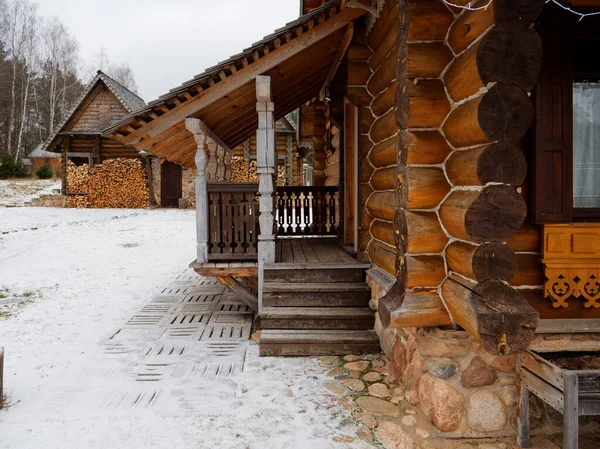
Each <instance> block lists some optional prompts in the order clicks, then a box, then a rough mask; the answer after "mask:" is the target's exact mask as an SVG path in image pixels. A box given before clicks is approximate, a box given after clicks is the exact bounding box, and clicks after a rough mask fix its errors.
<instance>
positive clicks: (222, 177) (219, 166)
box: [217, 146, 225, 182]
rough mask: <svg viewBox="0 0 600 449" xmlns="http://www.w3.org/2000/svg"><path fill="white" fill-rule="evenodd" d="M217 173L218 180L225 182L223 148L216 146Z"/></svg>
mask: <svg viewBox="0 0 600 449" xmlns="http://www.w3.org/2000/svg"><path fill="white" fill-rule="evenodd" d="M217 173H218V175H219V182H225V149H224V148H223V147H220V146H219V147H217Z"/></svg>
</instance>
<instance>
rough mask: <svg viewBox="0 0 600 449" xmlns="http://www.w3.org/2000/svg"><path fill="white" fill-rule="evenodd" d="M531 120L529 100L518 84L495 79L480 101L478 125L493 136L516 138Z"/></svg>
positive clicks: (496, 137)
mask: <svg viewBox="0 0 600 449" xmlns="http://www.w3.org/2000/svg"><path fill="white" fill-rule="evenodd" d="M532 120H533V105H532V104H531V100H530V98H529V96H528V95H527V93H526V92H525V91H524V90H523V89H521V88H520V87H518V86H513V85H508V84H504V83H498V84H496V85H495V86H494V87H492V88H491V89H490V90H489V91H488V92H487V93H486V94H485V95H484V96H483V98H482V99H481V102H480V103H479V110H478V121H479V126H480V127H481V130H482V131H483V132H484V134H485V135H486V136H487V137H489V138H490V139H492V140H513V141H514V140H518V139H520V138H521V137H523V136H524V135H525V133H526V132H527V130H528V129H529V127H530V126H531V122H532Z"/></svg>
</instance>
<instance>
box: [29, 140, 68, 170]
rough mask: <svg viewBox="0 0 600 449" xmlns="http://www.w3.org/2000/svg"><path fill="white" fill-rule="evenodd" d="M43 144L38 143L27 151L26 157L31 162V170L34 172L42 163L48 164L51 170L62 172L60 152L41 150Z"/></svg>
mask: <svg viewBox="0 0 600 449" xmlns="http://www.w3.org/2000/svg"><path fill="white" fill-rule="evenodd" d="M42 146H43V144H42V143H41V144H39V145H38V146H37V147H35V149H34V150H33V151H32V152H31V153H29V155H28V156H27V159H28V160H29V161H30V163H31V172H32V174H35V172H36V171H37V170H38V169H39V168H41V167H43V166H44V165H47V166H49V167H50V168H51V169H52V172H53V173H55V174H57V175H60V174H61V173H62V166H61V163H60V161H61V159H60V154H58V153H53V152H52V151H45V150H42Z"/></svg>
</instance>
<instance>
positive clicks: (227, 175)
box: [224, 151, 233, 182]
mask: <svg viewBox="0 0 600 449" xmlns="http://www.w3.org/2000/svg"><path fill="white" fill-rule="evenodd" d="M232 159H233V154H232V153H231V151H228V152H226V153H225V158H224V160H225V182H231V160H232Z"/></svg>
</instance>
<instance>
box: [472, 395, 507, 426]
mask: <svg viewBox="0 0 600 449" xmlns="http://www.w3.org/2000/svg"><path fill="white" fill-rule="evenodd" d="M507 420H508V415H507V412H506V406H505V405H504V402H502V400H501V399H500V398H499V397H498V396H496V395H495V394H494V393H492V392H491V391H485V390H484V391H476V392H475V393H473V394H472V395H471V397H470V398H469V402H468V406H467V424H468V425H469V427H470V428H471V429H472V430H475V431H476V432H482V433H485V432H497V431H500V430H502V429H503V428H504V426H505V425H506V422H507Z"/></svg>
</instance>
